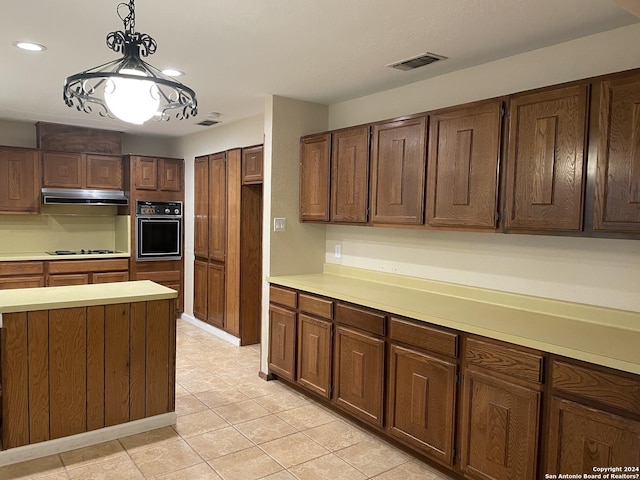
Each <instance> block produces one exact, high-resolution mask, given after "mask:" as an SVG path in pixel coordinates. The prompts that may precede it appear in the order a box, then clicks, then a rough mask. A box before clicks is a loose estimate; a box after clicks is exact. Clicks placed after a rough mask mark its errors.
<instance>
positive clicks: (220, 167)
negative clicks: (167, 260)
mask: <svg viewBox="0 0 640 480" xmlns="http://www.w3.org/2000/svg"><path fill="white" fill-rule="evenodd" d="M226 171H227V169H226V154H225V153H221V154H218V155H214V156H212V157H211V158H210V160H209V258H211V259H212V260H218V261H224V259H225V251H226V244H227V242H226V238H227V178H226Z"/></svg>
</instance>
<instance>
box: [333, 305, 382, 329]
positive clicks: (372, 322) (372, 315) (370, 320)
mask: <svg viewBox="0 0 640 480" xmlns="http://www.w3.org/2000/svg"><path fill="white" fill-rule="evenodd" d="M384 320H385V316H384V314H382V313H380V312H374V311H372V310H365V309H363V308H358V307H355V306H353V305H345V304H344V303H339V304H338V305H337V306H336V321H337V322H338V323H342V324H344V325H350V326H352V327H356V328H359V329H360V330H364V331H366V332H371V333H375V334H377V335H384Z"/></svg>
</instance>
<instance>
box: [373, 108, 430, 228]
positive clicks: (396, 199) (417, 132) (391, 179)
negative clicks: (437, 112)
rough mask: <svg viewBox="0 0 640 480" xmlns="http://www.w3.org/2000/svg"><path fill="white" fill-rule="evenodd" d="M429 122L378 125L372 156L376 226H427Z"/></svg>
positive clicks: (416, 121)
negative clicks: (426, 170) (426, 191)
mask: <svg viewBox="0 0 640 480" xmlns="http://www.w3.org/2000/svg"><path fill="white" fill-rule="evenodd" d="M426 127H427V118H426V117H417V118H411V119H407V120H397V121H391V122H387V123H382V124H378V125H374V127H373V146H372V153H371V208H372V217H371V220H372V222H373V223H386V224H410V225H419V224H422V223H423V222H424V215H423V209H424V190H425V189H424V182H425V169H426V137H427V128H426Z"/></svg>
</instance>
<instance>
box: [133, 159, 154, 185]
mask: <svg viewBox="0 0 640 480" xmlns="http://www.w3.org/2000/svg"><path fill="white" fill-rule="evenodd" d="M135 162H136V169H135V172H136V188H137V189H139V190H157V189H158V161H157V159H155V158H140V157H135Z"/></svg>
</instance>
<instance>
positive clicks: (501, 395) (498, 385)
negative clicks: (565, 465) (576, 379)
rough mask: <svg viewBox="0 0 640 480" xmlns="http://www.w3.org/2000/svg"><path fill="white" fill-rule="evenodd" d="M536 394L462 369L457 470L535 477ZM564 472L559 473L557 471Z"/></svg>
mask: <svg viewBox="0 0 640 480" xmlns="http://www.w3.org/2000/svg"><path fill="white" fill-rule="evenodd" d="M540 397H541V393H540V392H538V391H536V390H533V389H530V388H527V387H523V386H520V385H517V384H515V383H510V382H507V381H505V380H501V379H499V378H496V377H495V376H493V375H490V374H484V373H480V372H477V371H473V370H467V371H466V372H465V378H464V393H463V396H462V424H461V428H460V434H461V452H460V455H461V465H460V466H461V468H462V470H463V472H464V474H465V476H467V477H469V478H474V479H482V480H486V479H495V480H513V479H518V480H535V479H536V478H537V477H536V463H537V458H538V455H537V450H538V429H539V427H538V425H539V415H540ZM563 473H564V472H563Z"/></svg>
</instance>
